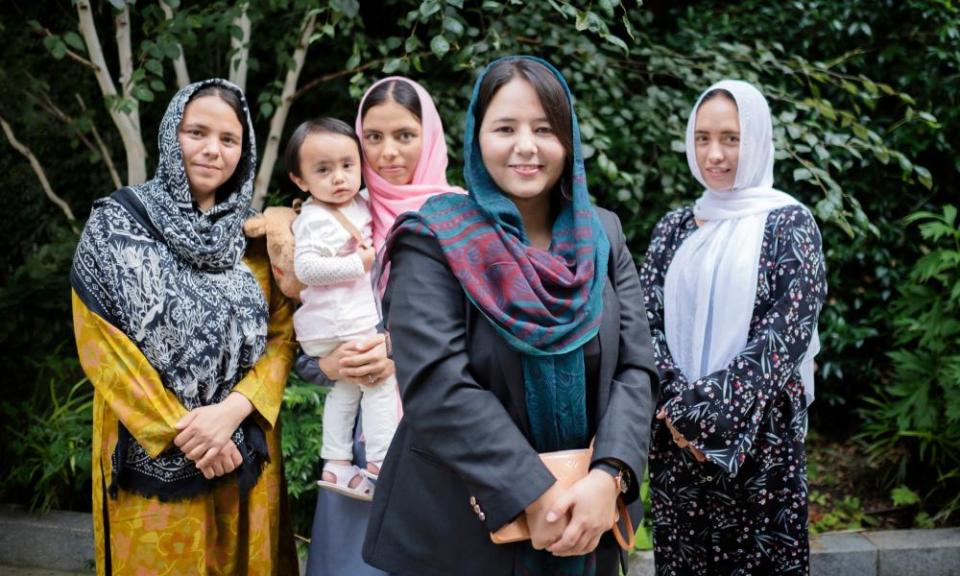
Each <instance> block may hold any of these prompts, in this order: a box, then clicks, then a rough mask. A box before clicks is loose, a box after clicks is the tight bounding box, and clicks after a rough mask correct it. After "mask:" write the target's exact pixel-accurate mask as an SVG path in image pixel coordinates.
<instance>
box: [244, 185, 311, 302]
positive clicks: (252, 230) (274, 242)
mask: <svg viewBox="0 0 960 576" xmlns="http://www.w3.org/2000/svg"><path fill="white" fill-rule="evenodd" d="M299 212H300V202H299V201H297V202H294V205H293V206H292V207H288V206H271V207H269V208H267V209H266V210H264V211H263V214H257V215H256V216H254V217H252V218H250V219H248V220H247V221H246V222H244V223H243V232H244V234H246V235H247V236H248V237H250V238H259V237H261V236H266V237H267V255H268V256H269V257H270V269H271V270H272V271H273V278H274V280H276V281H277V286H279V287H280V291H281V292H283V293H284V295H285V296H286V297H287V298H291V299H293V300H296V301H298V302H299V301H300V291H301V290H303V289H304V288H305V287H306V286H305V285H304V284H303V283H301V282H300V281H299V280H297V276H296V274H294V271H293V254H294V240H293V228H292V225H293V221H294V220H295V219H296V218H297V214H298V213H299Z"/></svg>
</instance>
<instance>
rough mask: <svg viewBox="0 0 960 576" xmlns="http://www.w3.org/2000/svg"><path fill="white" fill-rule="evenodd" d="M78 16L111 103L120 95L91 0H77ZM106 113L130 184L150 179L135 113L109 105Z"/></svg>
mask: <svg viewBox="0 0 960 576" xmlns="http://www.w3.org/2000/svg"><path fill="white" fill-rule="evenodd" d="M77 15H78V16H79V17H80V24H79V29H80V34H81V36H83V40H84V42H85V43H86V45H87V51H88V52H89V54H90V61H91V62H93V64H94V65H95V66H96V67H97V69H96V71H95V75H96V77H97V83H98V84H99V85H100V92H101V93H103V96H104V100H105V101H106V102H110V101H111V100H114V99H117V98H119V95H118V94H117V88H116V86H114V84H113V78H111V76H110V71H109V70H108V69H107V62H106V60H105V59H104V57H103V47H102V45H101V44H100V38H99V36H98V35H97V28H96V25H95V24H94V22H93V13H92V10H91V8H90V0H77ZM121 69H123V65H121ZM107 110H108V111H109V112H110V118H112V119H113V123H114V124H115V125H116V127H117V130H118V131H119V132H120V138H121V139H122V140H123V148H124V150H125V151H126V153H127V184H140V183H142V182H144V181H145V180H146V179H147V150H146V147H144V145H143V139H142V138H141V136H140V129H139V128H138V126H139V124H140V122H139V119H137V120H136V121H134V119H133V118H134V116H135V115H136V112H121V111H120V110H119V109H118V108H117V107H116V106H115V105H109V104H108V105H107Z"/></svg>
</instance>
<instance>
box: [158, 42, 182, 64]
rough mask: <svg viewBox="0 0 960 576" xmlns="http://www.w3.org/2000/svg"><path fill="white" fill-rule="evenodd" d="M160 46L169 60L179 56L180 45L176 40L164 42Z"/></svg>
mask: <svg viewBox="0 0 960 576" xmlns="http://www.w3.org/2000/svg"><path fill="white" fill-rule="evenodd" d="M160 48H161V49H162V50H163V54H164V56H166V57H167V58H169V59H171V60H176V59H177V58H179V57H180V46H178V45H177V43H176V42H164V43H163V44H162V45H161V46H160Z"/></svg>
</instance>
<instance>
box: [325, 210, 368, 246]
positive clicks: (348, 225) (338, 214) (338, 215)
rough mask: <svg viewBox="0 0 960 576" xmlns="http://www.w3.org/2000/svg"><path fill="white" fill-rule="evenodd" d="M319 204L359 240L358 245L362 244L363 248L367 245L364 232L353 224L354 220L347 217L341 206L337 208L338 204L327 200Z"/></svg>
mask: <svg viewBox="0 0 960 576" xmlns="http://www.w3.org/2000/svg"><path fill="white" fill-rule="evenodd" d="M318 204H320V205H321V206H323V207H324V208H326V209H327V212H330V214H331V215H333V217H334V218H336V219H337V222H339V223H340V225H341V226H343V229H344V230H346V231H347V233H348V234H350V235H351V236H353V239H354V240H356V241H357V246H360V247H363V248H365V247H366V245H367V244H366V242H365V241H364V240H363V234H361V233H360V231H359V230H357V227H356V226H354V225H353V222H351V221H350V219H349V218H347V217H346V216H345V215H344V214H343V212H341V211H340V209H339V208H337V207H336V206H331V205H329V204H327V203H325V202H318Z"/></svg>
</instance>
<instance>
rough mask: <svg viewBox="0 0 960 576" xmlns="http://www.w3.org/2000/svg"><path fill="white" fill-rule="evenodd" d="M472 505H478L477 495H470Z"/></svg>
mask: <svg viewBox="0 0 960 576" xmlns="http://www.w3.org/2000/svg"><path fill="white" fill-rule="evenodd" d="M470 505H471V506H476V505H477V498H476V496H471V497H470Z"/></svg>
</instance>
